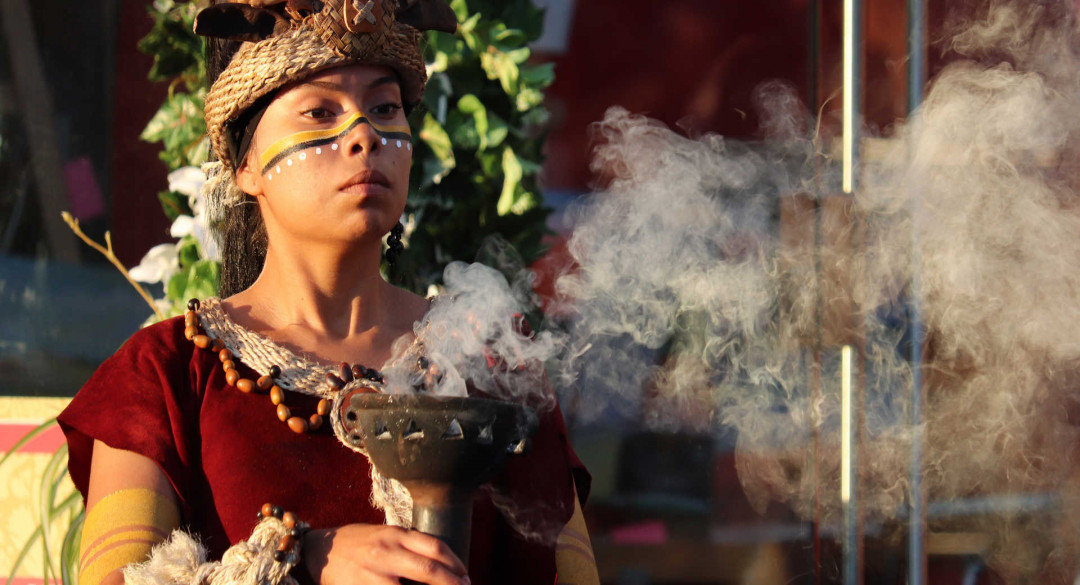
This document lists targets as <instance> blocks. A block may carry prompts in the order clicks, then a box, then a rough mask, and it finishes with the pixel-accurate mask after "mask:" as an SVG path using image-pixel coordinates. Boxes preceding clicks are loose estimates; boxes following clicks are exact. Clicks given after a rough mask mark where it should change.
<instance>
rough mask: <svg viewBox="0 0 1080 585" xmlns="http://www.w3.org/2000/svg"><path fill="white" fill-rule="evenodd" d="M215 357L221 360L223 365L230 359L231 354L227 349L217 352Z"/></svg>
mask: <svg viewBox="0 0 1080 585" xmlns="http://www.w3.org/2000/svg"><path fill="white" fill-rule="evenodd" d="M217 355H218V359H219V360H221V362H222V363H225V362H227V361H229V360H231V359H232V352H231V351H229V350H227V349H222V350H219V351H218V354H217Z"/></svg>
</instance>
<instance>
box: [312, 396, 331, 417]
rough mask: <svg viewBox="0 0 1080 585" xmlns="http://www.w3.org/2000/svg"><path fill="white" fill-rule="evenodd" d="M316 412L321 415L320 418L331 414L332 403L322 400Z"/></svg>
mask: <svg viewBox="0 0 1080 585" xmlns="http://www.w3.org/2000/svg"><path fill="white" fill-rule="evenodd" d="M315 412H317V413H319V415H320V416H326V415H328V414H330V401H329V400H327V399H325V398H323V399H322V400H320V401H319V405H318V406H316V407H315Z"/></svg>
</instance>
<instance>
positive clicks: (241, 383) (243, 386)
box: [233, 370, 255, 392]
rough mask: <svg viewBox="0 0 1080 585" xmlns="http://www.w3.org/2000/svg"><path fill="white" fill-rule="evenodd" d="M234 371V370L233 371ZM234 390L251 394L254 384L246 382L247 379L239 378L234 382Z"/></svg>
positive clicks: (249, 381)
mask: <svg viewBox="0 0 1080 585" xmlns="http://www.w3.org/2000/svg"><path fill="white" fill-rule="evenodd" d="M233 371H236V370H233ZM236 389H237V390H239V391H241V392H251V391H252V390H254V389H255V382H252V381H251V380H248V379H247V378H240V379H239V380H237V381H236Z"/></svg>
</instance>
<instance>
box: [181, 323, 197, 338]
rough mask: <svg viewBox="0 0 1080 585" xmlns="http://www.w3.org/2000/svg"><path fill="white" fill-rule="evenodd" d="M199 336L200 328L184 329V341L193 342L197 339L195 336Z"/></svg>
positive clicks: (189, 327) (190, 327)
mask: <svg viewBox="0 0 1080 585" xmlns="http://www.w3.org/2000/svg"><path fill="white" fill-rule="evenodd" d="M198 334H199V328H198V327H192V326H188V327H184V339H187V340H188V341H191V340H193V339H195V336H196V335H198Z"/></svg>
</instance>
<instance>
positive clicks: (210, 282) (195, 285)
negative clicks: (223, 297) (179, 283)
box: [184, 260, 221, 299]
mask: <svg viewBox="0 0 1080 585" xmlns="http://www.w3.org/2000/svg"><path fill="white" fill-rule="evenodd" d="M220 271H221V265H220V264H218V263H217V262H216V261H214V260H199V261H198V262H196V263H194V264H192V265H191V268H189V269H188V277H187V283H186V284H187V286H186V287H185V289H184V298H186V299H195V298H198V299H205V298H208V297H213V296H217V292H218V274H219V273H220Z"/></svg>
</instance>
